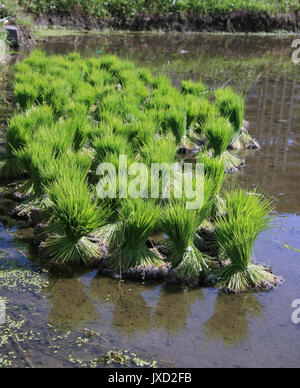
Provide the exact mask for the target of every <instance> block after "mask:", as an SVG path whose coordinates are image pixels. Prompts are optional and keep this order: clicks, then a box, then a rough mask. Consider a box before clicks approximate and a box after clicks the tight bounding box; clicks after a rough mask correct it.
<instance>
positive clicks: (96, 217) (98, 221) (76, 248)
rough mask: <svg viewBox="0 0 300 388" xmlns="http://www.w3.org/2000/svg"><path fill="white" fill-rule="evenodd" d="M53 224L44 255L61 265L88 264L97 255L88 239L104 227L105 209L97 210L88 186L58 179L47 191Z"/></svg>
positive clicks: (83, 183)
mask: <svg viewBox="0 0 300 388" xmlns="http://www.w3.org/2000/svg"><path fill="white" fill-rule="evenodd" d="M47 194H48V195H49V198H50V200H51V202H52V212H53V213H52V214H53V216H54V220H55V222H54V223H53V224H52V225H51V226H50V228H49V231H50V232H51V235H50V237H49V239H48V241H47V242H46V243H45V244H44V248H45V252H46V254H48V255H49V257H50V258H53V259H54V260H55V261H56V262H57V263H60V264H79V263H85V264H88V263H89V262H90V260H91V259H92V258H95V257H97V256H98V254H99V247H98V245H97V243H96V242H95V241H94V240H93V239H92V237H91V235H92V233H93V232H95V231H97V230H98V229H100V228H101V227H103V226H104V225H105V224H106V222H107V218H108V213H107V209H103V208H100V207H97V205H96V203H95V202H93V200H92V198H91V192H90V189H89V187H88V185H87V183H86V182H85V181H83V180H80V179H77V180H76V181H74V179H72V176H71V179H67V177H66V176H65V177H64V179H58V180H57V181H56V182H54V184H52V185H51V186H49V187H48V189H47Z"/></svg>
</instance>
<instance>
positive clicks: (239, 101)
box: [214, 87, 245, 132]
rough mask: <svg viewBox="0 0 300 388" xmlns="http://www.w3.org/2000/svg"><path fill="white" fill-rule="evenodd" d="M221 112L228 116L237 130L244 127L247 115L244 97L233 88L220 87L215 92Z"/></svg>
mask: <svg viewBox="0 0 300 388" xmlns="http://www.w3.org/2000/svg"><path fill="white" fill-rule="evenodd" d="M214 95H215V99H216V105H217V107H218V109H219V111H220V112H221V114H222V115H223V116H224V117H226V118H228V119H229V121H230V122H231V124H232V125H233V127H234V129H235V131H236V132H238V131H239V130H241V129H242V127H243V121H244V117H245V102H244V98H243V97H242V96H241V95H239V94H238V93H236V92H235V91H234V90H233V89H232V88H230V87H227V88H225V89H223V88H219V89H217V90H216V91H215V93H214Z"/></svg>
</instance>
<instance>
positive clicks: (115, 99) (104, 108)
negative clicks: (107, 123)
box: [97, 93, 122, 121]
mask: <svg viewBox="0 0 300 388" xmlns="http://www.w3.org/2000/svg"><path fill="white" fill-rule="evenodd" d="M121 104H122V98H121V96H120V95H119V94H116V93H108V94H107V95H106V96H104V97H103V98H102V99H101V101H100V103H99V106H98V111H97V113H98V117H97V118H98V119H99V120H100V121H101V120H103V116H104V114H109V115H110V117H111V118H113V117H116V116H118V115H119V114H120V113H121Z"/></svg>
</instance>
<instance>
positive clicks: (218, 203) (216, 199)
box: [197, 154, 226, 218]
mask: <svg viewBox="0 0 300 388" xmlns="http://www.w3.org/2000/svg"><path fill="white" fill-rule="evenodd" d="M197 162H198V163H203V164H204V173H205V177H206V179H210V180H212V182H214V191H213V194H212V195H211V200H212V206H211V218H215V217H216V215H218V214H224V212H225V209H226V207H225V202H224V200H223V199H222V198H221V197H220V195H219V193H220V191H221V188H222V185H223V183H224V180H225V164H224V161H223V160H222V159H218V158H213V157H210V156H209V155H208V154H203V155H200V156H199V157H198V158H197ZM208 195H209V194H208Z"/></svg>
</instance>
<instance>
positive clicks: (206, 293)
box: [0, 33, 300, 368]
mask: <svg viewBox="0 0 300 388" xmlns="http://www.w3.org/2000/svg"><path fill="white" fill-rule="evenodd" d="M292 40H293V38H289V37H275V36H230V35H208V36H205V35H200V34H174V33H173V34H129V33H128V34H126V33H112V34H99V35H96V34H91V35H82V34H79V35H76V34H74V35H71V36H53V37H48V38H45V39H44V41H43V42H41V43H40V44H39V46H40V48H42V49H43V50H45V51H46V52H47V53H48V54H54V53H55V54H56V53H60V54H65V53H68V52H72V51H79V52H80V53H82V54H83V55H87V56H90V55H102V54H103V53H114V54H117V55H119V56H121V57H123V58H128V59H130V60H133V61H134V62H135V63H137V64H139V65H141V64H142V65H146V66H148V67H149V68H150V69H151V70H153V71H154V72H157V73H160V72H165V73H167V74H168V75H169V76H170V77H171V78H172V80H173V82H174V84H175V85H179V84H180V82H181V80H183V79H187V78H192V79H195V80H196V79H198V78H199V77H202V78H203V79H204V81H205V82H206V83H208V84H209V86H211V87H216V86H219V85H227V84H228V85H232V86H234V87H235V88H237V89H238V90H239V91H243V92H244V93H247V98H246V103H247V112H246V119H247V120H248V121H249V122H250V133H251V135H252V136H254V137H255V138H256V139H257V140H258V141H259V142H260V144H261V146H262V148H261V150H260V151H255V152H254V151H253V152H252V151H251V152H248V153H247V154H246V155H245V157H246V167H245V169H243V170H241V171H240V172H239V173H237V174H236V175H234V176H232V177H231V181H233V182H237V183H239V184H241V185H242V186H244V187H247V188H253V187H258V188H259V190H260V191H263V192H265V193H267V194H270V195H274V196H276V211H277V213H276V220H275V223H274V226H273V228H272V229H271V230H269V231H268V232H266V233H263V234H262V235H261V236H260V238H259V241H258V242H257V244H256V247H255V256H256V258H257V260H258V261H260V262H262V263H264V264H266V265H271V266H272V267H273V269H274V272H275V273H276V274H280V275H282V276H283V278H284V280H285V281H284V283H283V284H282V285H281V286H280V287H278V288H277V289H275V290H274V291H270V292H262V293H247V294H242V295H238V296H232V295H226V294H223V293H221V292H219V291H218V290H216V289H214V288H212V289H210V288H203V289H189V288H184V287H182V288H181V289H180V288H178V286H174V285H169V284H163V283H159V282H156V283H152V282H145V283H143V284H141V283H134V282H129V281H126V282H122V283H118V282H117V281H115V280H112V279H110V278H107V277H105V276H103V275H102V274H101V273H100V272H98V271H92V272H89V273H86V272H83V273H80V272H79V273H78V274H77V275H76V276H74V277H68V276H66V275H60V276H58V275H57V274H56V275H54V274H50V273H48V272H47V271H45V270H43V269H42V268H40V267H39V265H38V263H37V261H36V259H35V257H34V254H33V253H32V249H31V247H30V244H29V243H30V241H31V239H30V238H31V237H32V230H30V229H28V228H24V225H23V224H22V223H20V222H16V221H14V220H12V219H11V218H9V217H8V210H9V208H10V207H11V206H12V202H11V201H10V200H9V199H8V198H9V196H8V192H9V190H10V188H9V187H5V186H3V185H2V187H0V297H1V298H4V299H5V301H6V306H7V324H6V326H0V368H1V366H4V367H5V366H9V367H20V366H28V367H32V366H35V367H43V366H44V367H68V366H100V367H103V366H106V365H107V361H108V358H107V356H106V357H104V358H103V356H104V355H105V354H107V352H108V351H110V350H112V349H115V350H116V351H128V352H129V353H124V354H131V353H132V354H134V355H131V356H130V357H128V359H130V360H128V365H131V366H134V365H141V364H142V360H146V361H148V362H149V363H152V362H153V361H157V365H158V366H171V367H172V366H174V367H299V365H300V325H296V324H294V323H293V322H292V318H291V316H292V313H293V308H292V302H293V301H294V300H296V299H300V291H299V275H300V253H298V252H296V251H293V250H288V249H287V248H286V247H284V246H283V245H282V244H286V245H288V246H291V247H295V248H297V249H300V196H299V187H300V186H299V185H300V159H299V153H300V71H299V69H300V67H299V65H293V64H292V61H291V53H292V49H291V43H292ZM24 55H27V53H25V52H24V53H23V54H22V55H20V56H19V57H20V58H22V57H23V56H24ZM6 92H7V94H8V95H9V90H8V89H7V90H6ZM2 96H4V97H2V99H3V101H2V102H1V104H2V105H3V109H2V110H1V112H2V113H1V118H0V119H1V124H3V120H5V117H4V115H6V114H7V110H8V103H7V102H6V101H5V98H6V95H5V91H4V94H2ZM3 112H4V113H3ZM2 128H3V125H2ZM4 141H5V134H4V133H3V130H2V133H1V134H0V145H1V147H2V149H3V146H4ZM135 355H136V356H135Z"/></svg>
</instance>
